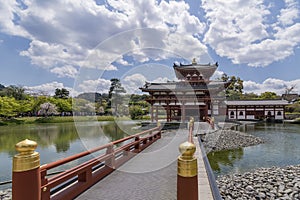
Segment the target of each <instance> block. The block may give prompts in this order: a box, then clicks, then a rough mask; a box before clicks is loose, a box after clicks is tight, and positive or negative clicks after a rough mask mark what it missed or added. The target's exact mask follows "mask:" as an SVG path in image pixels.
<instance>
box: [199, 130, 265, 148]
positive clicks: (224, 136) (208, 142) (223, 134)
mask: <svg viewBox="0 0 300 200" xmlns="http://www.w3.org/2000/svg"><path fill="white" fill-rule="evenodd" d="M202 139H203V144H204V147H205V150H206V153H209V152H212V151H220V150H227V149H236V148H240V147H247V146H253V145H257V144H260V143H263V142H264V141H263V140H262V139H261V138H258V137H254V136H252V135H249V134H247V133H243V132H240V131H234V130H227V129H220V130H217V131H214V132H210V133H207V134H206V135H205V136H203V138H202Z"/></svg>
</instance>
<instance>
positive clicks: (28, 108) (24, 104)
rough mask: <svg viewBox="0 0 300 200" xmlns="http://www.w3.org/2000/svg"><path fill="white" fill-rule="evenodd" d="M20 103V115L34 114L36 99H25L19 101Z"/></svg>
mask: <svg viewBox="0 0 300 200" xmlns="http://www.w3.org/2000/svg"><path fill="white" fill-rule="evenodd" d="M18 103H19V104H20V106H19V108H18V113H19V114H20V115H23V114H26V113H30V112H32V110H33V107H34V104H35V102H34V98H33V97H31V96H30V97H27V99H25V100H19V101H18Z"/></svg>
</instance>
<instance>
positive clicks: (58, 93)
mask: <svg viewBox="0 0 300 200" xmlns="http://www.w3.org/2000/svg"><path fill="white" fill-rule="evenodd" d="M69 95H70V92H69V91H68V90H67V89H65V88H61V89H59V88H56V89H55V95H54V97H55V98H61V99H67V98H69Z"/></svg>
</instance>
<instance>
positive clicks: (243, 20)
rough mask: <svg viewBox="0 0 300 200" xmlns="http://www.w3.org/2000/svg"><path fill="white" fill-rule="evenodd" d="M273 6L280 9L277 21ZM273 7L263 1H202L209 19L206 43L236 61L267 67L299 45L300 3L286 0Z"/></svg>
mask: <svg viewBox="0 0 300 200" xmlns="http://www.w3.org/2000/svg"><path fill="white" fill-rule="evenodd" d="M274 6H278V7H279V8H280V11H279V14H278V16H277V19H276V18H275V20H274V13H272V12H271V11H272V9H273V7H274ZM274 6H272V5H266V3H265V2H264V1H263V0H258V1H242V0H236V1H222V0H215V1H210V0H203V1H202V7H203V9H204V10H205V13H206V14H205V17H206V18H207V20H208V22H209V28H208V31H207V32H206V34H205V36H204V42H205V43H206V44H208V45H210V46H211V47H212V48H213V49H214V50H215V51H216V53H217V54H218V55H220V56H224V57H227V58H229V59H230V60H232V62H233V63H234V64H247V65H249V66H267V65H269V64H271V63H273V62H275V61H278V60H283V59H285V58H287V57H288V56H290V55H292V54H293V53H294V49H295V48H296V47H297V46H299V44H300V36H299V34H298V33H299V32H300V23H299V22H296V19H298V20H299V14H298V13H299V5H298V2H297V1H295V0H286V1H285V3H284V6H283V7H282V6H281V5H280V4H279V3H278V2H276V5H274ZM275 17H276V14H275Z"/></svg>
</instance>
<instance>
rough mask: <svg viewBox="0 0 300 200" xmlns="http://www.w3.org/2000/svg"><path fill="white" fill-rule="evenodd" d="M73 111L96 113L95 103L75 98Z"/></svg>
mask: <svg viewBox="0 0 300 200" xmlns="http://www.w3.org/2000/svg"><path fill="white" fill-rule="evenodd" d="M73 111H74V112H77V113H78V112H85V113H95V103H92V102H90V101H88V100H85V99H78V98H74V99H73Z"/></svg>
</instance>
